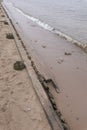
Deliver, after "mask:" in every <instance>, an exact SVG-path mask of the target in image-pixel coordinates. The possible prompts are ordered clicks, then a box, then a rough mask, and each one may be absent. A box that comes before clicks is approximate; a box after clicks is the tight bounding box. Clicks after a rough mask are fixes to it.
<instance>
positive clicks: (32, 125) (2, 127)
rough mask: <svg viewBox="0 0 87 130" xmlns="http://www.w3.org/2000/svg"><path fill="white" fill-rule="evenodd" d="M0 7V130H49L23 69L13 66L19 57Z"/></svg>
mask: <svg viewBox="0 0 87 130" xmlns="http://www.w3.org/2000/svg"><path fill="white" fill-rule="evenodd" d="M4 21H6V18H5V17H4V14H3V12H2V11H1V6H0V130H31V129H32V130H51V128H50V126H49V123H48V121H47V118H46V116H45V113H44V111H43V109H42V106H41V104H40V102H39V100H38V98H37V96H36V93H35V91H34V89H33V85H32V82H31V80H30V79H29V77H28V75H27V72H26V70H25V69H24V70H22V71H16V70H14V68H13V65H14V63H15V62H16V61H20V60H21V58H20V56H19V53H18V51H17V48H16V45H15V41H14V39H13V40H11V39H7V38H6V34H7V33H11V29H10V27H9V25H8V24H4Z"/></svg>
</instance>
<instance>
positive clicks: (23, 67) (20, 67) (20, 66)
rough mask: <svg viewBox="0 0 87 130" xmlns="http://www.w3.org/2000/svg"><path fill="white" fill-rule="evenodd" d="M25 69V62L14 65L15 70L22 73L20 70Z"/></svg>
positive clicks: (17, 62)
mask: <svg viewBox="0 0 87 130" xmlns="http://www.w3.org/2000/svg"><path fill="white" fill-rule="evenodd" d="M25 68H26V67H25V64H24V63H23V61H16V63H14V69H15V70H18V71H20V70H23V69H25Z"/></svg>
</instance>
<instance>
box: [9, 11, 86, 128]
mask: <svg viewBox="0 0 87 130" xmlns="http://www.w3.org/2000/svg"><path fill="white" fill-rule="evenodd" d="M14 12H15V10H12V13H13V14H14V19H15V21H13V24H14V25H15V27H16V29H17V30H18V32H19V35H20V36H21V38H22V39H23V41H24V43H25V46H26V47H27V51H28V52H29V53H30V54H31V57H32V58H33V60H34V62H35V65H36V66H37V68H38V71H39V72H40V73H41V74H42V75H44V74H43V73H44V72H45V73H46V74H47V75H48V76H47V77H48V78H49V79H50V78H51V79H52V80H53V81H55V82H57V86H58V87H59V89H60V93H59V94H57V93H56V92H55V89H54V88H52V87H51V88H50V90H51V91H52V93H53V95H54V98H55V101H56V103H57V106H58V108H59V109H60V110H61V112H62V113H63V115H64V118H65V119H66V121H67V122H68V124H69V125H70V128H71V130H77V129H79V130H80V129H81V130H82V129H83V126H84V127H85V128H87V126H86V122H85V118H87V115H85V113H86V110H87V105H86V104H85V99H86V98H87V96H86V90H87V80H86V77H87V67H86V65H87V54H85V53H84V52H83V51H82V50H81V49H80V48H77V47H76V46H75V45H73V44H70V42H67V41H66V40H65V39H62V38H60V37H58V36H55V35H53V34H51V33H50V32H47V31H45V30H43V29H41V28H40V27H38V26H37V25H36V24H35V23H32V22H31V21H29V20H27V19H26V18H25V17H23V16H22V15H20V14H18V12H15V13H14ZM11 16H12V14H11ZM19 16H20V18H19ZM16 17H17V19H16ZM11 18H12V17H11ZM22 20H23V21H22ZM25 25H26V26H25ZM19 27H20V28H19ZM21 29H22V31H21ZM26 32H27V33H28V34H27V33H26ZM25 35H27V37H26V36H25ZM28 36H29V37H28ZM68 54H69V55H68ZM83 63H84V64H83ZM83 109H84V113H83ZM84 117H85V118H84Z"/></svg>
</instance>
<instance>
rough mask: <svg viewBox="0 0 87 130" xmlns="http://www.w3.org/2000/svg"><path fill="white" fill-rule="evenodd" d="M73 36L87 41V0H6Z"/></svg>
mask: <svg viewBox="0 0 87 130" xmlns="http://www.w3.org/2000/svg"><path fill="white" fill-rule="evenodd" d="M4 1H8V2H12V3H13V4H14V5H15V6H16V7H17V8H20V9H21V10H22V11H24V12H25V13H27V14H28V15H32V16H33V17H35V18H37V19H40V20H41V21H44V22H45V23H47V24H49V25H51V26H52V27H55V28H56V29H58V30H60V31H62V32H64V33H65V34H68V35H69V36H71V37H72V38H74V39H76V40H78V41H81V42H84V43H87V35H86V34H87V0H26V2H25V0H4Z"/></svg>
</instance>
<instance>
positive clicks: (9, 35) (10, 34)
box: [6, 33, 14, 39]
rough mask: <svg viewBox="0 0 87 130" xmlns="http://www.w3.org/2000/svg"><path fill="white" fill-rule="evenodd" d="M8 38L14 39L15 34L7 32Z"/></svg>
mask: <svg viewBox="0 0 87 130" xmlns="http://www.w3.org/2000/svg"><path fill="white" fill-rule="evenodd" d="M6 38H7V39H14V36H13V34H12V33H7V34H6Z"/></svg>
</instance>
